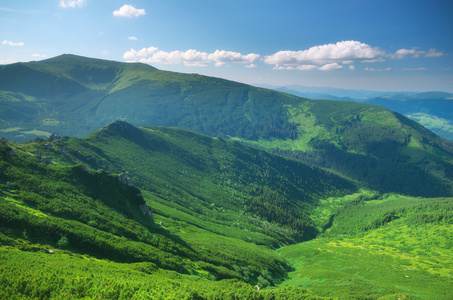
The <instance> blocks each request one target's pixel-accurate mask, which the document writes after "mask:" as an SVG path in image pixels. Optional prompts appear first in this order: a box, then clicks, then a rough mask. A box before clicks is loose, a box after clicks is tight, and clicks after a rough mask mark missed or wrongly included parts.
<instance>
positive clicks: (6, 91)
mask: <svg viewBox="0 0 453 300" xmlns="http://www.w3.org/2000/svg"><path fill="white" fill-rule="evenodd" d="M0 99H1V100H0V101H1V106H0V128H1V129H0V130H1V134H2V135H3V136H5V137H6V138H8V139H11V140H17V141H24V140H28V139H32V138H34V137H35V136H36V135H41V136H48V135H49V134H50V133H57V134H60V135H67V136H73V137H82V136H84V135H86V134H88V133H89V132H91V131H94V130H96V129H98V128H100V127H102V126H105V125H106V124H108V123H111V122H113V121H114V120H123V121H127V122H129V123H130V124H132V125H136V126H175V127H180V128H185V129H189V130H193V131H196V132H199V133H202V134H206V135H209V136H214V137H221V138H224V139H235V140H238V141H242V142H244V143H249V144H253V145H255V146H257V147H261V148H262V149H266V150H267V151H272V152H275V153H278V154H280V155H284V156H288V157H292V158H296V159H299V160H302V161H304V162H306V163H309V164H312V165H316V166H320V167H323V168H327V169H330V170H332V171H335V172H338V173H340V174H343V175H344V176H347V177H349V178H352V179H353V180H356V181H357V182H360V183H361V184H363V185H365V186H368V187H371V188H373V189H378V190H380V191H381V192H398V193H403V194H407V195H414V196H448V195H453V184H452V182H453V171H452V170H453V165H452V161H453V159H452V157H453V144H452V143H451V142H448V141H446V140H443V139H441V138H439V137H438V136H436V135H435V134H433V133H432V132H430V131H428V130H426V129H425V128H423V127H422V126H420V125H419V124H418V123H416V122H413V121H411V120H409V119H407V118H405V117H404V116H402V115H401V114H398V113H394V112H392V111H390V110H388V109H384V108H382V107H378V106H373V105H368V104H361V103H353V102H345V101H319V100H309V99H306V98H300V97H296V96H294V95H290V94H287V93H282V92H277V91H273V90H269V89H263V88H256V87H253V86H249V85H244V84H240V83H237V82H232V81H228V80H223V79H219V78H213V77H206V76H201V75H197V74H181V73H174V72H167V71H160V70H157V69H155V68H153V67H151V66H148V65H144V64H139V63H134V64H128V63H119V62H113V61H104V60H97V59H91V58H85V57H80V56H75V55H62V56H59V57H55V58H51V59H48V60H43V61H39V62H30V63H17V64H11V65H5V66H2V67H0Z"/></svg>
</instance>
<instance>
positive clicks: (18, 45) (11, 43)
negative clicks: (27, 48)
mask: <svg viewBox="0 0 453 300" xmlns="http://www.w3.org/2000/svg"><path fill="white" fill-rule="evenodd" d="M2 45H7V46H11V47H23V46H24V45H25V43H24V42H19V43H14V42H11V41H7V40H4V41H3V42H2Z"/></svg>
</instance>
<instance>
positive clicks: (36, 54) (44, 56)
mask: <svg viewBox="0 0 453 300" xmlns="http://www.w3.org/2000/svg"><path fill="white" fill-rule="evenodd" d="M31 56H32V57H36V58H46V57H47V55H45V54H38V53H33V54H32V55H31Z"/></svg>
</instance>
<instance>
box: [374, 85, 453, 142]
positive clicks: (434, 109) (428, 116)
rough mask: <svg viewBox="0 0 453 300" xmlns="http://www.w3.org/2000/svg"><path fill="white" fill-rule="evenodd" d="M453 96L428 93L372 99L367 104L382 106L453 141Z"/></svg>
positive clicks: (441, 93)
mask: <svg viewBox="0 0 453 300" xmlns="http://www.w3.org/2000/svg"><path fill="white" fill-rule="evenodd" d="M452 100H453V94H451V93H443V92H426V93H419V94H415V95H413V94H410V95H407V94H397V95H391V96H386V97H378V98H371V99H368V100H366V103H370V104H375V105H382V106H384V107H387V108H389V109H391V110H394V111H397V112H399V113H401V114H403V115H405V116H407V117H409V118H410V119H413V120H416V121H417V122H419V123H420V124H422V125H423V126H425V127H426V128H428V129H429V130H432V131H433V132H435V133H436V134H438V135H440V136H442V137H444V138H446V139H449V140H453V101H452Z"/></svg>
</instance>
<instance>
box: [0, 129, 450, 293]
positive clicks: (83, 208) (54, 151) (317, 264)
mask: <svg viewBox="0 0 453 300" xmlns="http://www.w3.org/2000/svg"><path fill="white" fill-rule="evenodd" d="M0 158H1V159H0V261H1V264H0V274H2V275H1V276H0V298H4V299H10V298H14V297H16V298H38V299H57V298H58V299H61V298H75V299H80V298H85V299H92V298H94V299H98V298H115V299H134V298H139V299H153V298H162V299H184V298H186V299H332V298H344V299H351V298H355V299H378V298H379V299H398V298H401V299H412V298H413V297H417V298H420V299H433V298H436V299H449V296H450V295H451V292H452V290H451V289H452V287H451V284H450V282H451V279H452V275H451V268H452V264H453V261H452V260H451V257H453V256H452V255H453V253H452V247H451V241H452V240H453V235H452V234H453V217H452V214H451V212H452V211H453V210H452V204H453V198H439V199H425V198H420V197H417V198H412V197H407V196H401V195H394V194H391V195H390V194H381V193H379V192H376V191H372V190H366V189H363V188H362V189H361V188H360V187H359V186H358V185H357V184H356V183H354V182H352V181H350V180H347V179H345V178H343V177H339V176H337V175H335V174H333V173H331V172H328V171H325V170H322V169H320V168H317V167H313V166H308V165H306V164H304V163H301V162H298V161H295V160H292V159H286V158H283V157H281V156H277V155H272V154H270V153H268V152H266V151H262V150H259V149H257V148H254V147H250V146H248V145H245V144H241V143H238V142H236V141H233V140H224V139H222V138H213V137H208V136H205V135H201V134H198V133H195V132H191V131H187V130H184V129H180V128H167V127H140V128H137V127H135V126H133V125H131V124H129V123H126V122H123V121H116V122H113V123H111V124H109V125H107V126H105V127H103V128H101V129H99V130H96V131H94V132H93V133H91V134H89V135H87V136H86V137H84V138H69V137H60V136H55V135H52V136H50V137H49V138H47V139H45V140H44V139H40V138H36V139H34V140H33V141H30V142H26V143H15V142H9V141H6V140H2V141H1V142H0ZM307 240H308V241H307ZM299 241H303V242H302V243H297V242H299ZM281 246H283V247H282V248H279V247H281ZM277 248H278V249H277Z"/></svg>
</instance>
